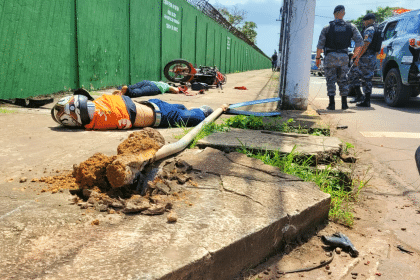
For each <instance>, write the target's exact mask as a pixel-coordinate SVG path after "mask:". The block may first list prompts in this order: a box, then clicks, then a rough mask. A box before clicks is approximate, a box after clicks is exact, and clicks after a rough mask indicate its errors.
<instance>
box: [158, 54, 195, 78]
mask: <svg viewBox="0 0 420 280" xmlns="http://www.w3.org/2000/svg"><path fill="white" fill-rule="evenodd" d="M191 72H192V69H191V64H190V63H189V62H188V61H186V60H183V59H175V60H172V61H170V62H169V63H168V64H166V65H165V68H164V69H163V74H164V75H165V77H166V79H168V80H169V81H171V82H175V83H180V82H187V81H188V80H189V79H190V78H191Z"/></svg>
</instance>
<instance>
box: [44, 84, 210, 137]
mask: <svg viewBox="0 0 420 280" xmlns="http://www.w3.org/2000/svg"><path fill="white" fill-rule="evenodd" d="M212 112H213V110H212V108H210V107H209V106H206V105H203V106H201V107H199V108H194V109H190V110H188V109H187V108H186V107H185V106H184V105H182V104H170V103H167V102H164V101H162V100H159V99H150V100H148V101H141V102H133V100H132V99H131V98H130V97H128V96H126V95H124V94H121V95H120V94H114V95H109V94H104V95H102V96H101V97H98V98H96V99H93V98H92V96H91V95H90V94H89V92H87V91H86V90H84V89H78V90H76V91H75V92H74V95H70V96H66V97H63V98H61V99H60V100H59V101H58V102H57V104H55V105H54V107H53V108H52V109H51V117H52V118H53V120H54V121H55V122H57V123H58V124H60V125H62V126H67V127H80V128H85V129H87V130H110V129H130V128H133V127H139V128H141V127H171V126H172V127H175V126H177V125H185V126H196V125H198V124H199V123H200V122H202V121H203V120H204V119H205V118H206V117H207V116H209V115H210V114H211V113H212Z"/></svg>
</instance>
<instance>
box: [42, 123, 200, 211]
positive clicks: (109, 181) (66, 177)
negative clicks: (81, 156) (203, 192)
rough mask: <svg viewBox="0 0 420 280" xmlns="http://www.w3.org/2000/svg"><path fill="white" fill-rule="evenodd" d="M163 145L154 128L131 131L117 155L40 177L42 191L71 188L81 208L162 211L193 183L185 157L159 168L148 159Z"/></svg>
mask: <svg viewBox="0 0 420 280" xmlns="http://www.w3.org/2000/svg"><path fill="white" fill-rule="evenodd" d="M164 144H165V140H164V138H163V137H162V135H161V134H160V133H159V132H158V131H157V130H154V129H152V128H145V129H143V130H142V131H139V132H134V133H132V134H130V136H129V137H128V139H126V140H124V141H123V142H122V143H121V144H120V145H119V146H118V148H117V155H115V156H107V155H104V154H102V153H96V154H94V155H93V156H91V157H89V158H88V159H87V160H85V161H83V162H81V163H80V164H77V165H74V166H73V171H72V172H69V173H67V174H62V175H57V176H49V177H43V178H41V179H39V181H40V182H44V183H46V184H48V185H49V186H48V187H46V188H44V189H43V190H42V191H43V192H45V191H51V192H53V193H54V192H57V191H60V190H62V189H70V193H71V194H73V195H74V197H73V200H72V201H73V203H74V204H77V205H78V206H79V207H81V208H82V209H88V208H93V209H96V210H98V211H101V212H105V211H107V212H108V213H115V212H123V213H142V214H145V215H159V214H163V213H164V212H166V211H169V210H170V209H172V206H173V202H174V201H176V200H179V199H180V197H181V194H183V193H184V192H185V186H187V185H196V184H195V183H194V182H193V181H192V177H191V176H190V175H189V173H190V171H191V170H192V167H191V166H190V165H189V164H188V163H186V162H185V161H182V160H176V159H171V160H167V161H165V162H163V163H162V164H160V167H159V166H154V165H153V164H150V163H151V161H152V160H153V158H154V156H155V154H156V152H157V150H159V149H160V148H161V147H162V146H163V145H164ZM151 173H153V174H154V176H150V174H151ZM148 177H150V179H149V178H148ZM127 182H128V183H127Z"/></svg>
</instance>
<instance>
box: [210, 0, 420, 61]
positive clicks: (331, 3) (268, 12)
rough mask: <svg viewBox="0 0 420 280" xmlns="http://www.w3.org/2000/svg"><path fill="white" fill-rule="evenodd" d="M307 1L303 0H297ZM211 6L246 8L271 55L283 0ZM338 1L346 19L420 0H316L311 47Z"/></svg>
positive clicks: (229, 0)
mask: <svg viewBox="0 0 420 280" xmlns="http://www.w3.org/2000/svg"><path fill="white" fill-rule="evenodd" d="M298 1H306V0H298ZM209 3H210V4H212V5H213V6H216V5H217V4H221V5H224V6H233V5H237V6H238V7H239V8H240V9H243V10H245V11H246V12H247V18H246V20H248V21H254V22H255V23H256V24H257V27H258V28H257V33H258V35H257V44H256V45H257V46H258V48H260V49H261V50H262V51H263V52H264V53H265V54H266V55H268V56H271V55H272V54H273V52H274V50H275V49H278V43H279V36H280V34H279V33H280V21H276V19H279V16H280V8H281V6H282V5H283V0H209ZM337 5H344V6H345V7H346V15H345V17H344V19H345V20H352V19H357V18H358V17H360V16H361V15H364V14H365V13H366V10H374V11H376V9H377V7H386V6H390V7H395V6H398V7H403V8H406V9H413V10H416V9H420V0H394V1H390V0H383V1H377V0H351V1H349V0H345V1H343V0H317V1H316V8H315V26H314V35H313V38H308V42H306V43H309V44H311V45H312V50H316V45H317V42H318V38H319V34H320V33H321V30H322V28H323V27H324V26H326V25H327V24H328V22H329V21H331V20H333V19H334V16H333V10H334V7H335V6H337Z"/></svg>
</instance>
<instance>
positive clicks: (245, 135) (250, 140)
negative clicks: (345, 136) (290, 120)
mask: <svg viewBox="0 0 420 280" xmlns="http://www.w3.org/2000/svg"><path fill="white" fill-rule="evenodd" d="M341 144H342V142H341V140H340V139H338V138H336V137H327V136H313V135H308V134H297V133H283V132H274V131H265V130H250V129H237V128H234V129H231V130H230V131H228V132H216V133H213V134H211V135H209V136H206V137H205V138H203V139H201V140H199V141H198V143H197V146H198V147H213V148H220V149H230V150H235V149H237V148H241V147H244V146H247V147H249V148H252V149H258V150H268V151H279V152H281V153H287V154H289V153H291V152H292V150H293V149H294V148H295V147H296V148H295V151H296V152H298V153H301V154H305V155H322V154H329V155H331V154H339V153H340V151H341Z"/></svg>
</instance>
